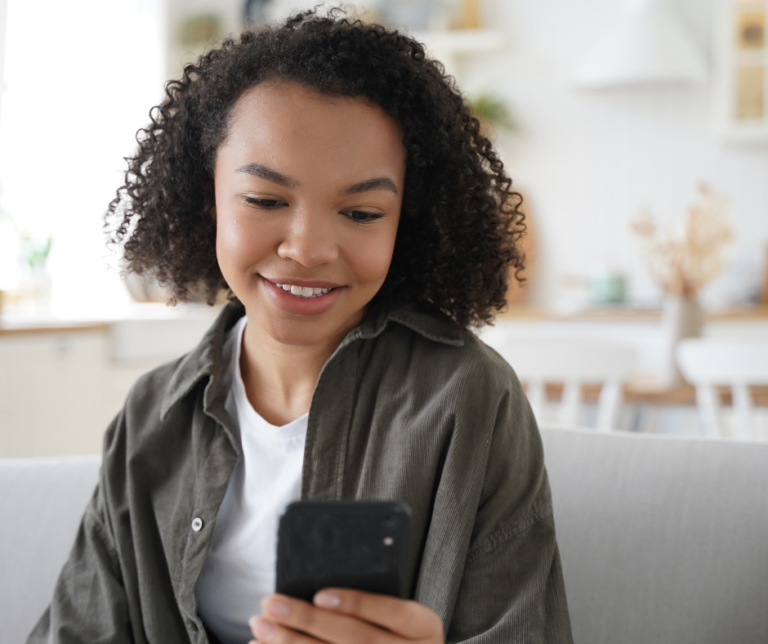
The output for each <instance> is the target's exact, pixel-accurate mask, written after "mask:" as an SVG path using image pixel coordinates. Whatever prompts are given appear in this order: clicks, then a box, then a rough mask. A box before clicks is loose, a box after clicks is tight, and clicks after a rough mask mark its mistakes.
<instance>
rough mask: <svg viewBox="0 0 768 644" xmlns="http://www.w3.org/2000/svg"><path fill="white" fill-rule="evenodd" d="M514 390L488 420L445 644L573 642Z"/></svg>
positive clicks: (546, 495) (523, 414)
mask: <svg viewBox="0 0 768 644" xmlns="http://www.w3.org/2000/svg"><path fill="white" fill-rule="evenodd" d="M514 385H515V386H514V387H513V388H512V389H511V390H510V391H508V392H507V395H506V396H505V397H504V399H503V400H502V402H501V403H500V405H499V407H498V411H497V414H496V418H495V419H494V427H493V436H492V439H491V445H490V450H489V457H488V464H487V468H486V475H485V480H484V486H483V494H482V498H481V502H480V505H479V507H478V510H477V515H476V519H475V526H474V531H473V540H472V544H471V546H470V549H469V551H468V554H467V559H466V564H465V568H464V572H463V575H462V580H461V584H460V586H459V592H458V596H457V600H456V603H455V605H454V610H453V615H452V619H451V621H450V627H449V629H448V633H447V641H448V642H451V643H453V642H467V643H470V642H471V643H472V644H480V643H481V642H482V643H488V644H490V643H494V644H496V643H498V644H501V643H504V644H511V643H518V642H519V643H520V644H522V643H525V644H538V643H541V644H572V642H573V638H572V635H571V627H570V619H569V616H568V606H567V602H566V596H565V586H564V581H563V575H562V567H561V563H560V555H559V552H558V548H557V541H556V539H555V524H554V519H553V515H552V500H551V494H550V489H549V483H548V480H547V473H546V469H545V467H544V453H543V446H542V443H541V437H540V435H539V431H538V427H537V425H536V420H535V418H534V416H533V413H532V412H531V409H530V406H529V405H528V401H527V399H526V398H525V395H524V393H523V392H522V388H521V387H520V385H519V383H517V381H516V379H515V382H514Z"/></svg>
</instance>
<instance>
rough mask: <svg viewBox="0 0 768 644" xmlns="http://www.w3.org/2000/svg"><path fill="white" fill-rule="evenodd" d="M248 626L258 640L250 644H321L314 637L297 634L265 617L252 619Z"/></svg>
mask: <svg viewBox="0 0 768 644" xmlns="http://www.w3.org/2000/svg"><path fill="white" fill-rule="evenodd" d="M248 625H249V626H250V627H251V633H253V636H254V637H255V638H256V642H249V644H260V643H261V642H265V643H269V644H321V643H320V642H319V641H318V640H316V639H315V638H314V637H310V636H309V635H305V634H303V633H297V632H296V631H293V630H291V629H290V628H286V627H285V626H281V625H280V624H276V623H275V622H273V621H272V620H270V619H266V618H264V617H252V618H251V619H250V620H249V622H248Z"/></svg>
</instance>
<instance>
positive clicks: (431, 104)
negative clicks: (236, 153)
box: [105, 10, 525, 327]
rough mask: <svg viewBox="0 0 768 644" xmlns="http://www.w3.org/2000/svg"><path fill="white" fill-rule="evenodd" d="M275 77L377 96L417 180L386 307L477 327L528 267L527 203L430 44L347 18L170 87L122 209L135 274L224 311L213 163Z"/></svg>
mask: <svg viewBox="0 0 768 644" xmlns="http://www.w3.org/2000/svg"><path fill="white" fill-rule="evenodd" d="M267 79H270V80H273V79H278V80H285V81H291V82H297V83H301V84H303V85H305V86H307V87H310V88H312V89H314V90H316V91H318V92H320V93H322V94H326V95H333V96H350V97H356V96H359V97H365V98H366V99H368V100H371V101H373V102H374V103H375V104H377V105H379V106H380V107H381V108H382V109H383V110H384V111H385V112H387V113H388V114H389V115H390V116H392V117H393V118H394V119H395V120H396V121H398V122H399V123H400V125H401V126H402V128H403V131H404V133H405V135H404V139H403V144H404V146H405V149H406V153H407V157H406V175H405V176H406V178H405V189H404V193H403V204H402V211H401V218H400V224H399V228H398V232H397V239H396V242H395V249H394V255H393V258H392V264H391V267H390V270H389V273H388V275H387V278H386V280H385V281H384V284H383V286H382V288H381V289H380V291H379V292H378V293H377V295H376V297H375V298H374V302H375V303H376V304H378V305H382V306H388V305H391V304H394V303H396V302H401V301H404V300H410V301H415V302H418V303H421V304H423V305H426V306H427V307H429V308H431V309H437V310H440V311H442V312H443V313H444V314H445V315H447V316H448V317H449V318H451V319H452V320H453V321H454V322H455V323H456V324H458V325H460V326H462V327H467V326H470V325H481V324H483V323H487V322H489V321H490V320H491V319H492V317H493V314H494V312H495V310H499V309H501V308H503V307H504V306H505V304H506V299H505V294H506V291H507V280H508V276H509V275H510V267H512V272H513V273H514V275H515V277H517V278H518V279H519V275H520V273H521V271H522V269H523V263H524V259H525V257H524V254H523V252H522V251H521V249H520V247H519V244H518V241H519V239H520V237H521V236H522V235H523V234H524V232H525V225H524V223H523V219H524V216H523V214H522V212H521V211H520V205H521V203H522V197H521V196H520V195H519V193H517V192H514V191H513V190H512V189H511V185H512V182H511V180H510V179H509V178H508V177H507V175H506V174H505V172H504V166H503V164H502V162H501V161H500V160H499V158H498V155H497V154H496V152H495V151H494V149H493V147H492V145H491V142H490V141H489V140H488V139H487V138H486V137H485V136H484V135H483V134H482V133H481V131H480V123H479V122H478V120H477V119H476V118H475V117H474V116H473V115H472V111H471V108H470V107H469V106H468V105H467V103H466V102H465V101H464V100H463V98H462V96H461V94H460V92H459V91H458V89H457V88H456V85H455V82H454V80H453V78H451V77H450V76H446V74H445V70H444V68H443V66H442V65H441V64H440V63H439V62H437V61H435V60H431V59H429V58H427V57H426V56H425V53H424V46H423V45H422V44H421V43H419V42H417V41H416V40H414V39H413V38H410V37H408V36H406V35H403V34H401V33H398V32H397V31H393V30H389V29H387V28H385V27H383V26H381V25H378V24H366V23H363V22H361V21H359V20H350V19H347V18H346V17H345V16H344V14H343V12H339V11H338V10H333V11H331V12H329V14H328V15H327V16H319V15H318V14H317V13H316V12H315V11H308V12H303V13H299V14H296V15H294V16H292V17H291V18H289V19H288V20H287V21H286V22H285V23H284V24H282V25H279V26H273V27H266V28H263V29H260V30H246V31H245V32H243V34H242V35H241V36H240V37H239V38H238V39H234V38H230V39H228V40H225V41H224V42H223V43H222V44H221V45H220V46H219V47H217V48H216V49H213V50H212V51H209V52H208V53H206V54H205V55H203V56H202V57H201V58H200V59H199V60H198V61H197V64H190V65H187V66H186V67H185V68H184V74H183V76H182V78H181V79H180V80H175V81H170V82H169V83H168V84H167V85H166V88H165V94H166V97H165V100H163V102H162V103H161V104H160V105H159V106H156V107H154V108H153V109H152V111H151V112H150V119H151V123H150V124H149V125H148V126H147V127H146V128H144V129H141V130H139V133H138V134H137V137H136V139H137V142H138V151H137V152H136V154H135V155H134V156H132V157H128V158H126V161H127V162H128V170H127V172H126V174H125V183H124V185H123V186H122V187H121V188H120V189H119V190H118V191H117V195H116V196H115V198H114V199H113V201H112V202H111V203H110V205H109V209H108V210H107V213H106V214H105V227H106V228H107V230H108V238H109V242H110V243H112V244H123V255H124V259H125V262H126V269H127V270H128V271H132V272H135V273H139V274H148V275H151V276H152V277H154V278H155V279H157V280H158V281H159V282H160V283H161V284H165V285H167V286H169V287H171V288H172V290H173V293H174V299H175V300H176V301H187V300H189V299H190V298H192V297H203V298H204V299H206V300H207V301H208V302H209V303H212V302H213V301H214V299H215V298H216V297H217V295H218V294H219V293H220V292H221V291H222V289H228V287H227V283H226V282H225V280H224V278H223V276H222V274H221V271H220V270H219V266H218V262H217V259H216V246H215V239H216V224H215V222H214V221H213V219H212V218H211V217H210V216H209V212H210V208H211V206H212V203H213V168H214V163H215V159H216V153H217V150H218V147H219V145H220V144H221V143H222V142H223V140H224V139H225V138H226V136H227V128H228V124H229V120H230V117H231V114H232V110H233V107H234V105H235V103H236V101H237V100H238V98H239V97H240V96H241V95H242V94H243V93H244V92H245V91H246V90H247V89H249V88H251V87H253V86H254V85H257V84H258V83H260V82H263V81H265V80H267Z"/></svg>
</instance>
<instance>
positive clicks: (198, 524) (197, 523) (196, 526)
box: [192, 517, 203, 532]
mask: <svg viewBox="0 0 768 644" xmlns="http://www.w3.org/2000/svg"><path fill="white" fill-rule="evenodd" d="M192 529H193V530H194V531H195V532H200V530H202V529H203V520H202V519H201V518H200V517H195V518H194V520H193V521H192Z"/></svg>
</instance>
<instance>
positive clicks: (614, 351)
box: [481, 329, 635, 431]
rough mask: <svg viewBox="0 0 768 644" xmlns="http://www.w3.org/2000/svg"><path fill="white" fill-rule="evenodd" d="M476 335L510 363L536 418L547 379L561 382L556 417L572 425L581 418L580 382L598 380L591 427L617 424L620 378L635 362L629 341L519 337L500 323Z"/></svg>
mask: <svg viewBox="0 0 768 644" xmlns="http://www.w3.org/2000/svg"><path fill="white" fill-rule="evenodd" d="M481 337H482V338H483V340H484V341H485V342H486V343H487V344H489V345H490V346H491V347H493V348H494V349H496V351H498V352H499V353H500V354H501V356H502V357H503V358H504V359H505V360H506V361H507V362H509V364H510V365H512V368H513V369H514V370H515V373H517V377H518V378H520V381H521V382H523V383H524V384H525V385H526V393H527V395H528V401H529V402H530V403H531V407H532V409H533V413H534V414H535V415H536V418H537V420H538V421H539V423H544V422H546V420H547V419H545V418H544V407H545V403H546V395H545V385H546V384H548V383H553V384H554V383H562V384H563V396H562V399H561V401H560V408H559V411H558V415H557V421H556V422H557V424H558V425H560V426H566V427H575V426H577V425H579V424H580V417H581V409H582V392H581V386H582V385H583V384H588V383H597V384H601V385H602V387H601V389H600V397H599V399H598V403H597V421H596V427H597V429H598V430H601V431H608V430H610V429H615V428H616V423H617V414H618V410H619V408H620V406H621V398H622V395H621V386H622V382H623V381H624V380H626V379H627V377H628V376H629V374H630V373H631V371H632V368H633V366H634V362H635V350H634V348H633V347H631V346H629V345H625V344H621V343H616V342H609V341H603V340H596V339H592V340H589V339H582V338H565V337H539V336H530V337H519V336H516V335H515V334H514V333H513V332H510V331H506V330H504V329H493V331H491V332H489V333H484V334H483V335H482V336H481Z"/></svg>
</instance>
